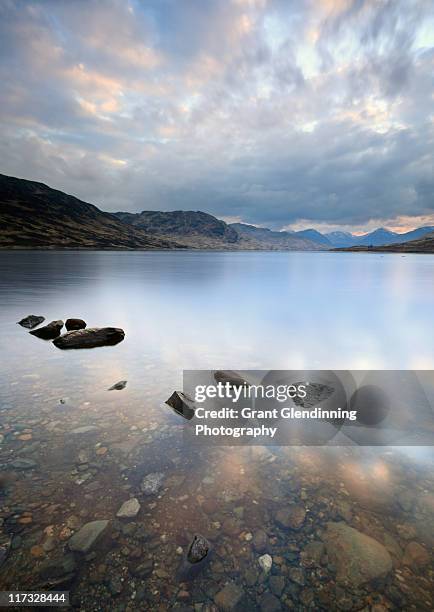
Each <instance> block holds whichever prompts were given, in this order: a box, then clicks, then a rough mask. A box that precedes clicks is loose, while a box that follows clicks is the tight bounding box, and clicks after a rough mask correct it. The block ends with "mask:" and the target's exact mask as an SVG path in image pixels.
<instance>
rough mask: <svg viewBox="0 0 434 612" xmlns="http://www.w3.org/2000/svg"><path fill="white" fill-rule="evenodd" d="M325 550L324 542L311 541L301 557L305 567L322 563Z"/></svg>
mask: <svg viewBox="0 0 434 612" xmlns="http://www.w3.org/2000/svg"><path fill="white" fill-rule="evenodd" d="M324 551H325V547H324V544H323V543H322V542H309V544H306V546H305V547H304V549H303V551H302V553H301V555H300V558H301V564H302V566H303V567H318V566H319V565H321V557H322V556H323V554H324Z"/></svg>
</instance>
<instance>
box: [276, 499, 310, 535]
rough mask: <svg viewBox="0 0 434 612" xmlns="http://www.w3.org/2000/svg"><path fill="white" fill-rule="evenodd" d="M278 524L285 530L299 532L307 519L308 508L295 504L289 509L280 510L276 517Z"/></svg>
mask: <svg viewBox="0 0 434 612" xmlns="http://www.w3.org/2000/svg"><path fill="white" fill-rule="evenodd" d="M274 518H275V521H276V523H277V524H278V525H279V527H282V528H283V529H294V530H295V531H298V530H299V529H300V528H301V527H302V526H303V523H304V519H305V518H306V508H305V507H304V506H303V504H294V505H293V506H290V507H289V508H283V509H281V510H278V511H277V512H276V513H275V515H274Z"/></svg>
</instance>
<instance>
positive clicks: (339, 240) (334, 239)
mask: <svg viewBox="0 0 434 612" xmlns="http://www.w3.org/2000/svg"><path fill="white" fill-rule="evenodd" d="M324 235H325V237H326V238H328V240H329V242H331V244H332V245H333V246H335V247H350V246H354V244H355V239H356V237H355V236H353V234H350V232H329V233H327V234H324Z"/></svg>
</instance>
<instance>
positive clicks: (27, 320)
mask: <svg viewBox="0 0 434 612" xmlns="http://www.w3.org/2000/svg"><path fill="white" fill-rule="evenodd" d="M44 321H45V317H38V316H37V315H28V316H27V317H24V319H21V321H18V325H21V327H26V328H27V329H33V328H34V327H36V326H37V325H40V324H41V323H43V322H44Z"/></svg>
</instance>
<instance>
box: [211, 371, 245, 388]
mask: <svg viewBox="0 0 434 612" xmlns="http://www.w3.org/2000/svg"><path fill="white" fill-rule="evenodd" d="M214 379H215V380H216V382H221V383H223V384H225V383H229V385H230V386H231V387H235V388H239V387H250V385H249V383H248V382H247V381H246V380H245V379H244V378H242V377H241V376H239V374H237V373H236V372H232V371H231V370H217V371H216V372H214Z"/></svg>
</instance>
